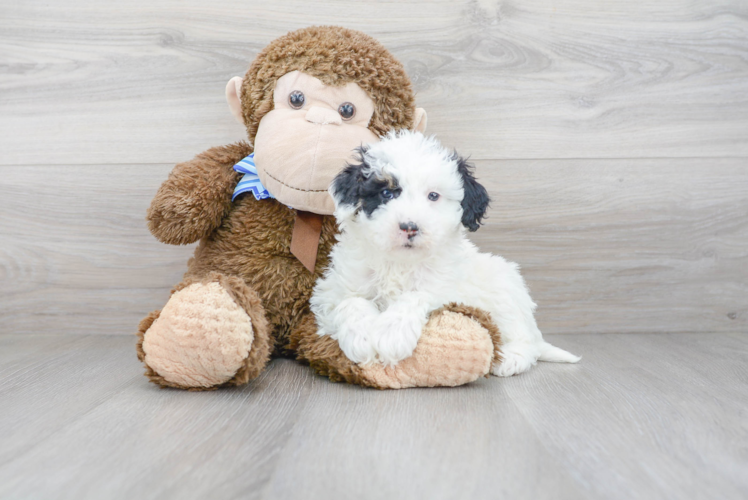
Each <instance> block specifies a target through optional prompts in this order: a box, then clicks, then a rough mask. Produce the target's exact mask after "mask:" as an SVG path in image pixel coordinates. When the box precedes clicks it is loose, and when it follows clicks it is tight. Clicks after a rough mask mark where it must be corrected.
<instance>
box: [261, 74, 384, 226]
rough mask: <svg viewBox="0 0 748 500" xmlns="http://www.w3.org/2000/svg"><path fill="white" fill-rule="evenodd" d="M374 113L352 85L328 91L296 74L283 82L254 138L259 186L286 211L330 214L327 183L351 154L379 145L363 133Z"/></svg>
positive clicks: (369, 102)
mask: <svg viewBox="0 0 748 500" xmlns="http://www.w3.org/2000/svg"><path fill="white" fill-rule="evenodd" d="M373 113H374V101H372V99H371V97H369V96H368V95H367V94H366V92H364V91H363V90H362V89H361V87H359V86H358V85H356V84H355V83H352V82H349V83H347V84H345V85H343V86H341V87H330V86H327V85H325V84H324V83H322V82H321V81H320V80H318V79H317V78H314V77H313V76H310V75H307V74H305V73H302V72H300V71H292V72H291V73H288V74H286V75H284V76H282V77H281V78H279V79H278V81H277V82H276V84H275V91H274V92H273V110H272V111H270V112H269V113H267V114H266V115H265V116H264V117H263V118H262V120H261V121H260V126H259V128H258V129H257V136H256V137H255V144H254V146H255V165H256V166H257V174H258V175H259V176H260V180H261V181H262V183H263V184H264V186H265V187H266V188H267V189H268V190H269V191H270V192H271V193H273V195H274V196H275V197H276V198H277V199H279V200H281V201H282V202H283V203H285V204H286V205H289V206H292V207H294V208H296V209H298V210H306V211H310V212H316V213H321V214H332V213H333V211H334V210H335V205H334V203H333V200H332V198H331V197H330V196H329V195H328V192H327V188H328V187H329V185H330V182H331V181H332V180H333V178H334V177H335V176H336V175H337V174H338V173H339V172H340V170H341V169H342V166H343V165H345V164H346V163H347V162H348V161H349V160H351V161H352V159H353V150H354V149H355V148H357V147H360V146H361V145H362V144H363V145H366V144H370V143H373V142H377V141H378V140H379V138H378V137H377V136H376V135H374V133H372V132H371V131H370V130H369V128H368V127H369V121H370V120H371V117H372V114H373Z"/></svg>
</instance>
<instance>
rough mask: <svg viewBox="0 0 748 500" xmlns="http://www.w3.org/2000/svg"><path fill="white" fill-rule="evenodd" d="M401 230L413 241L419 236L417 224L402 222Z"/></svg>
mask: <svg viewBox="0 0 748 500" xmlns="http://www.w3.org/2000/svg"><path fill="white" fill-rule="evenodd" d="M400 230H401V231H403V232H404V233H405V234H406V235H408V239H409V240H412V239H413V237H414V236H415V235H416V234H418V226H417V225H416V223H415V222H401V223H400Z"/></svg>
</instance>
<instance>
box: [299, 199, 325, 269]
mask: <svg viewBox="0 0 748 500" xmlns="http://www.w3.org/2000/svg"><path fill="white" fill-rule="evenodd" d="M321 234H322V216H321V215H319V214H313V213H312V212H302V211H301V210H298V211H297V212H296V221H295V222H294V224H293V234H292V235H291V253H292V254H294V255H295V256H296V258H297V259H299V262H301V263H302V264H304V267H306V268H307V269H309V271H310V272H314V264H316V263H317V249H318V248H319V237H320V235H321Z"/></svg>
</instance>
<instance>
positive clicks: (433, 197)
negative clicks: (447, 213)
mask: <svg viewBox="0 0 748 500" xmlns="http://www.w3.org/2000/svg"><path fill="white" fill-rule="evenodd" d="M438 199H439V193H434V192H433V191H432V192H431V193H429V200H431V201H436V200H438Z"/></svg>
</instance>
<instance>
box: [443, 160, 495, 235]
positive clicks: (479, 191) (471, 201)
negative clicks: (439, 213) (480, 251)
mask: <svg viewBox="0 0 748 500" xmlns="http://www.w3.org/2000/svg"><path fill="white" fill-rule="evenodd" d="M452 159H453V160H455V161H456V162H457V173H459V174H460V177H462V188H463V191H464V195H463V197H462V202H461V205H462V225H463V226H465V227H466V228H468V230H469V231H471V232H472V231H477V230H478V228H479V227H480V225H481V221H482V220H483V217H485V215H486V210H487V209H488V205H489V203H491V198H489V197H488V191H486V188H484V187H483V186H482V185H481V184H479V183H478V181H477V180H475V177H474V176H473V170H474V169H475V167H473V166H472V165H471V164H469V163H468V161H467V159H466V158H463V157H461V156H459V155H458V154H457V153H455V154H454V155H453V156H452Z"/></svg>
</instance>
